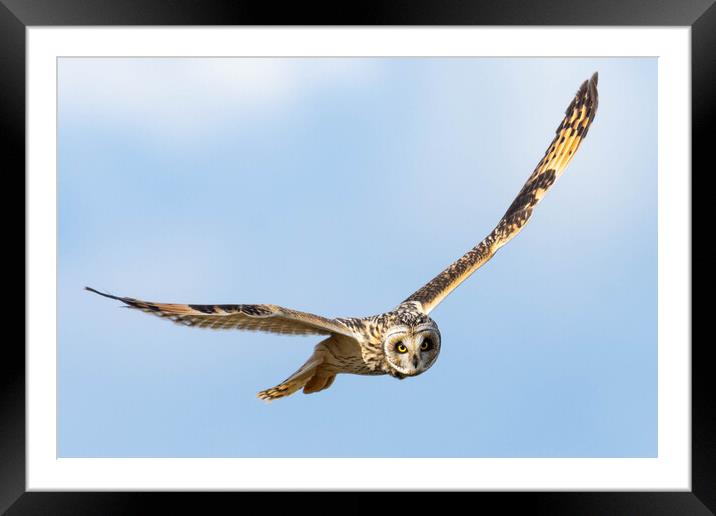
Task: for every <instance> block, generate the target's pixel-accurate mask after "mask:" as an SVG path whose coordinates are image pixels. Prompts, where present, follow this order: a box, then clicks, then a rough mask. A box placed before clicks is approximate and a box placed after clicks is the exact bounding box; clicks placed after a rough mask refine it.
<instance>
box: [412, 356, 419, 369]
mask: <svg viewBox="0 0 716 516" xmlns="http://www.w3.org/2000/svg"><path fill="white" fill-rule="evenodd" d="M418 362H419V360H418V355H415V356H413V367H418Z"/></svg>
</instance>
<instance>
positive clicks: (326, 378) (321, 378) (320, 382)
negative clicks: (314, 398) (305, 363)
mask: <svg viewBox="0 0 716 516" xmlns="http://www.w3.org/2000/svg"><path fill="white" fill-rule="evenodd" d="M335 379H336V375H335V374H334V373H324V374H321V371H320V370H319V371H318V372H316V374H315V375H313V377H312V378H311V379H310V380H309V381H308V383H307V384H306V385H305V386H304V387H303V393H304V394H312V393H314V392H318V391H322V390H323V389H328V388H329V387H330V386H331V384H332V383H333V381H334V380H335Z"/></svg>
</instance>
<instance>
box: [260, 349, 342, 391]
mask: <svg viewBox="0 0 716 516" xmlns="http://www.w3.org/2000/svg"><path fill="white" fill-rule="evenodd" d="M322 364H323V356H321V354H319V353H314V354H313V355H312V356H311V358H309V359H308V361H307V362H306V363H305V364H303V365H302V366H301V368H300V369H299V370H298V371H296V372H295V373H293V374H292V375H291V376H289V377H288V378H286V379H285V380H284V381H283V382H281V383H280V384H278V385H277V386H276V387H271V388H270V389H266V390H263V391H261V392H259V393H258V394H257V396H258V397H259V398H261V399H262V400H264V401H273V400H276V399H279V398H284V397H286V396H290V395H291V394H293V393H294V392H296V391H297V390H299V389H301V388H303V392H304V394H311V393H313V392H318V391H322V390H323V389H327V388H328V387H330V386H331V384H332V383H333V380H335V379H336V375H335V374H334V373H329V372H327V371H325V370H324V369H323V368H322V367H321V365H322Z"/></svg>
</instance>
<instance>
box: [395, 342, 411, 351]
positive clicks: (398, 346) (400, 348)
mask: <svg viewBox="0 0 716 516" xmlns="http://www.w3.org/2000/svg"><path fill="white" fill-rule="evenodd" d="M395 350H396V351H397V352H398V353H407V352H408V348H407V347H405V344H403V341H402V340H401V341H398V343H397V344H396V345H395Z"/></svg>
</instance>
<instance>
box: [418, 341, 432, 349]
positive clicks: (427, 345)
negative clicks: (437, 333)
mask: <svg viewBox="0 0 716 516" xmlns="http://www.w3.org/2000/svg"><path fill="white" fill-rule="evenodd" d="M432 347H433V341H432V340H430V339H425V340H423V343H422V344H421V345H420V350H421V351H427V350H429V349H430V348H432Z"/></svg>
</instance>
